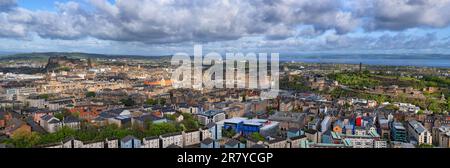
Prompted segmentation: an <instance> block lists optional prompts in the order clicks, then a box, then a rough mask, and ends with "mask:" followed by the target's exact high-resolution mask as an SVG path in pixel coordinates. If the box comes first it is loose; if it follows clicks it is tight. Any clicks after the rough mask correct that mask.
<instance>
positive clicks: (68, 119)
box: [64, 116, 80, 123]
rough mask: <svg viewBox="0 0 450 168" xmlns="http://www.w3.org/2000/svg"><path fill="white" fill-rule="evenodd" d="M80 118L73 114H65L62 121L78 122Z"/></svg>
mask: <svg viewBox="0 0 450 168" xmlns="http://www.w3.org/2000/svg"><path fill="white" fill-rule="evenodd" d="M78 122H80V120H79V119H78V118H77V117H74V116H67V117H64V123H78Z"/></svg>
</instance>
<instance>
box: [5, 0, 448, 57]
mask: <svg viewBox="0 0 450 168" xmlns="http://www.w3.org/2000/svg"><path fill="white" fill-rule="evenodd" d="M449 16H450V0H249V1H242V0H75V1H69V0H57V1H55V0H0V51H2V52H47V51H67V52H92V53H106V54H139V55H162V54H173V53H175V52H191V51H192V50H193V45H194V44H203V45H204V49H205V50H207V51H216V52H231V51H240V52H280V53H285V54H297V53H449V54H450V17H449Z"/></svg>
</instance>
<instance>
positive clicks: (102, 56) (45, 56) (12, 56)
mask: <svg viewBox="0 0 450 168" xmlns="http://www.w3.org/2000/svg"><path fill="white" fill-rule="evenodd" d="M60 56H65V57H68V58H78V59H83V58H84V59H87V58H91V59H96V58H100V59H123V58H126V59H162V58H167V57H168V56H142V55H106V54H90V53H76V52H43V53H21V54H8V55H0V61H8V60H24V59H27V60H29V59H33V60H48V58H50V57H60Z"/></svg>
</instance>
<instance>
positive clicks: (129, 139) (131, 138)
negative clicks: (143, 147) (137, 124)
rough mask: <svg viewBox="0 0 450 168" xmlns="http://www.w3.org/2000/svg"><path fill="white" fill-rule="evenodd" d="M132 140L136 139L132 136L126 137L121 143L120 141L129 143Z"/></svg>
mask: <svg viewBox="0 0 450 168" xmlns="http://www.w3.org/2000/svg"><path fill="white" fill-rule="evenodd" d="M133 139H137V138H136V137H134V136H132V135H128V136H126V137H124V138H122V140H121V141H122V142H128V141H131V140H133Z"/></svg>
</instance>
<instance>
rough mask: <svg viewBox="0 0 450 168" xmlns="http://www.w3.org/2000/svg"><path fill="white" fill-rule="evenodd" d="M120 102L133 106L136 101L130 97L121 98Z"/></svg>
mask: <svg viewBox="0 0 450 168" xmlns="http://www.w3.org/2000/svg"><path fill="white" fill-rule="evenodd" d="M120 102H121V103H122V104H123V105H125V106H127V107H130V106H134V105H135V104H136V102H134V100H133V99H131V98H128V99H122V100H120Z"/></svg>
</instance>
